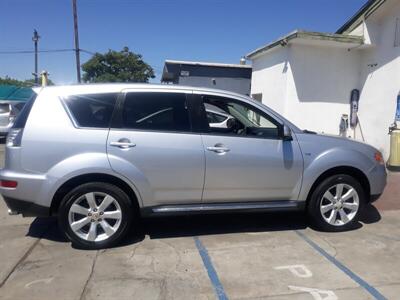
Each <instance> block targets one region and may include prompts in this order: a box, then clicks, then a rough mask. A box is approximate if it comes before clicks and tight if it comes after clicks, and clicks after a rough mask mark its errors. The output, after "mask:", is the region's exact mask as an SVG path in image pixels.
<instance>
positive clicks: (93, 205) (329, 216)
mask: <svg viewBox="0 0 400 300" xmlns="http://www.w3.org/2000/svg"><path fill="white" fill-rule="evenodd" d="M211 108H214V109H213V111H214V112H213V113H217V114H219V115H221V114H222V112H223V116H224V117H226V118H227V119H229V121H227V122H226V124H225V125H224V126H213V125H212V124H215V122H213V121H212V120H210V118H209V116H208V113H210V111H211ZM160 112H161V113H160ZM5 156H6V159H5V168H4V169H2V170H1V171H0V192H1V194H2V195H3V198H4V200H5V202H6V203H7V205H8V207H9V212H10V214H23V215H25V216H32V215H33V216H50V215H55V216H58V221H59V225H60V228H61V229H62V231H63V232H64V233H65V235H66V236H67V237H68V238H69V239H70V240H71V241H72V242H73V243H74V244H75V245H78V246H80V247H85V248H91V249H98V248H104V247H109V246H111V245H114V244H115V243H117V242H118V241H120V240H121V239H122V238H123V237H124V236H125V235H126V234H127V232H128V230H129V228H130V227H131V225H132V224H133V220H135V219H137V218H140V217H149V216H156V215H158V216H160V215H176V214H193V213H207V212H213V213H215V212H233V211H241V212H252V211H293V210H300V211H306V212H307V213H308V215H309V216H310V220H311V221H312V222H313V223H314V224H315V225H316V226H318V227H319V228H320V229H322V230H328V231H342V230H347V229H349V228H352V227H353V226H354V225H355V224H356V223H357V222H358V220H359V217H360V215H361V213H362V210H363V207H364V206H365V205H366V204H368V203H370V202H371V201H374V200H376V199H377V198H378V197H379V195H380V194H381V193H382V191H383V189H384V187H385V184H386V169H385V165H384V161H383V158H382V154H381V153H380V152H379V151H378V150H377V149H375V148H374V147H372V146H370V145H367V144H364V143H360V142H356V141H354V140H350V139H347V138H342V137H334V136H325V135H318V134H315V133H312V132H309V131H306V130H305V131H303V130H300V129H299V128H298V127H296V126H295V125H294V124H292V123H291V122H290V121H288V120H286V119H285V118H284V117H282V116H280V115H279V114H277V113H276V112H274V111H273V110H271V109H270V108H268V107H266V106H264V105H263V104H261V103H259V102H257V101H255V100H253V99H251V98H249V97H247V96H243V95H240V94H235V93H231V92H226V91H220V90H213V89H205V88H193V87H182V86H179V87H178V86H171V85H150V84H98V85H97V84H94V85H77V86H59V87H46V88H43V89H42V90H41V91H40V92H39V93H38V95H37V96H34V97H32V99H31V100H29V102H28V103H27V104H26V105H25V107H24V108H23V110H22V112H21V113H20V115H19V116H18V118H17V120H16V121H15V122H14V125H13V127H12V129H11V131H10V133H9V135H8V137H7V141H6V154H5ZM284 222H285V220H282V223H284ZM135 224H137V223H136V222H135Z"/></svg>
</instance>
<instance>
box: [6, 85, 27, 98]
mask: <svg viewBox="0 0 400 300" xmlns="http://www.w3.org/2000/svg"><path fill="white" fill-rule="evenodd" d="M33 93H34V91H33V90H32V89H31V88H26V87H18V86H14V85H0V101H27V100H29V98H30V97H31V96H32V94H33Z"/></svg>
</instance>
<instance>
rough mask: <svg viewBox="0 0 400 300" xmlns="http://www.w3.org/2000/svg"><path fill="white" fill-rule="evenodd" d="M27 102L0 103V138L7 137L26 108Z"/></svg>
mask: <svg viewBox="0 0 400 300" xmlns="http://www.w3.org/2000/svg"><path fill="white" fill-rule="evenodd" d="M24 105H25V102H17V101H12V102H7V101H5V102H4V101H0V137H5V136H6V135H7V134H8V132H9V130H10V128H11V126H12V125H13V124H14V121H15V118H16V117H17V115H18V114H19V112H20V111H21V110H22V108H23V107H24Z"/></svg>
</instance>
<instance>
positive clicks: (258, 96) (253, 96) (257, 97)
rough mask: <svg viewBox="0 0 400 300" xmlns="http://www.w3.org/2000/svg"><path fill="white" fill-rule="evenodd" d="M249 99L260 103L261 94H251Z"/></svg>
mask: <svg viewBox="0 0 400 300" xmlns="http://www.w3.org/2000/svg"><path fill="white" fill-rule="evenodd" d="M251 97H252V98H253V99H254V100H257V101H259V102H262V93H257V94H252V95H251Z"/></svg>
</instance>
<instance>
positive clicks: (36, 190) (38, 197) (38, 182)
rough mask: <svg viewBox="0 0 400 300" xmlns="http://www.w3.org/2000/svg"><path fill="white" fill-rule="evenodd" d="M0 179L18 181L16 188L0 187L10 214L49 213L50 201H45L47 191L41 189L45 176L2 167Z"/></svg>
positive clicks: (43, 214) (39, 214) (46, 214)
mask: <svg viewBox="0 0 400 300" xmlns="http://www.w3.org/2000/svg"><path fill="white" fill-rule="evenodd" d="M0 179H1V180H11V181H16V182H18V185H17V187H16V188H6V187H0V194H1V195H2V196H3V198H4V200H5V202H6V204H7V206H8V208H9V209H10V214H22V215H23V216H48V215H49V212H50V203H49V201H46V200H47V198H46V195H48V194H49V193H48V192H47V190H46V189H43V187H44V183H45V182H46V177H45V176H43V175H37V174H28V173H20V172H14V171H10V170H8V169H2V170H0ZM46 192H47V193H46Z"/></svg>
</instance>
